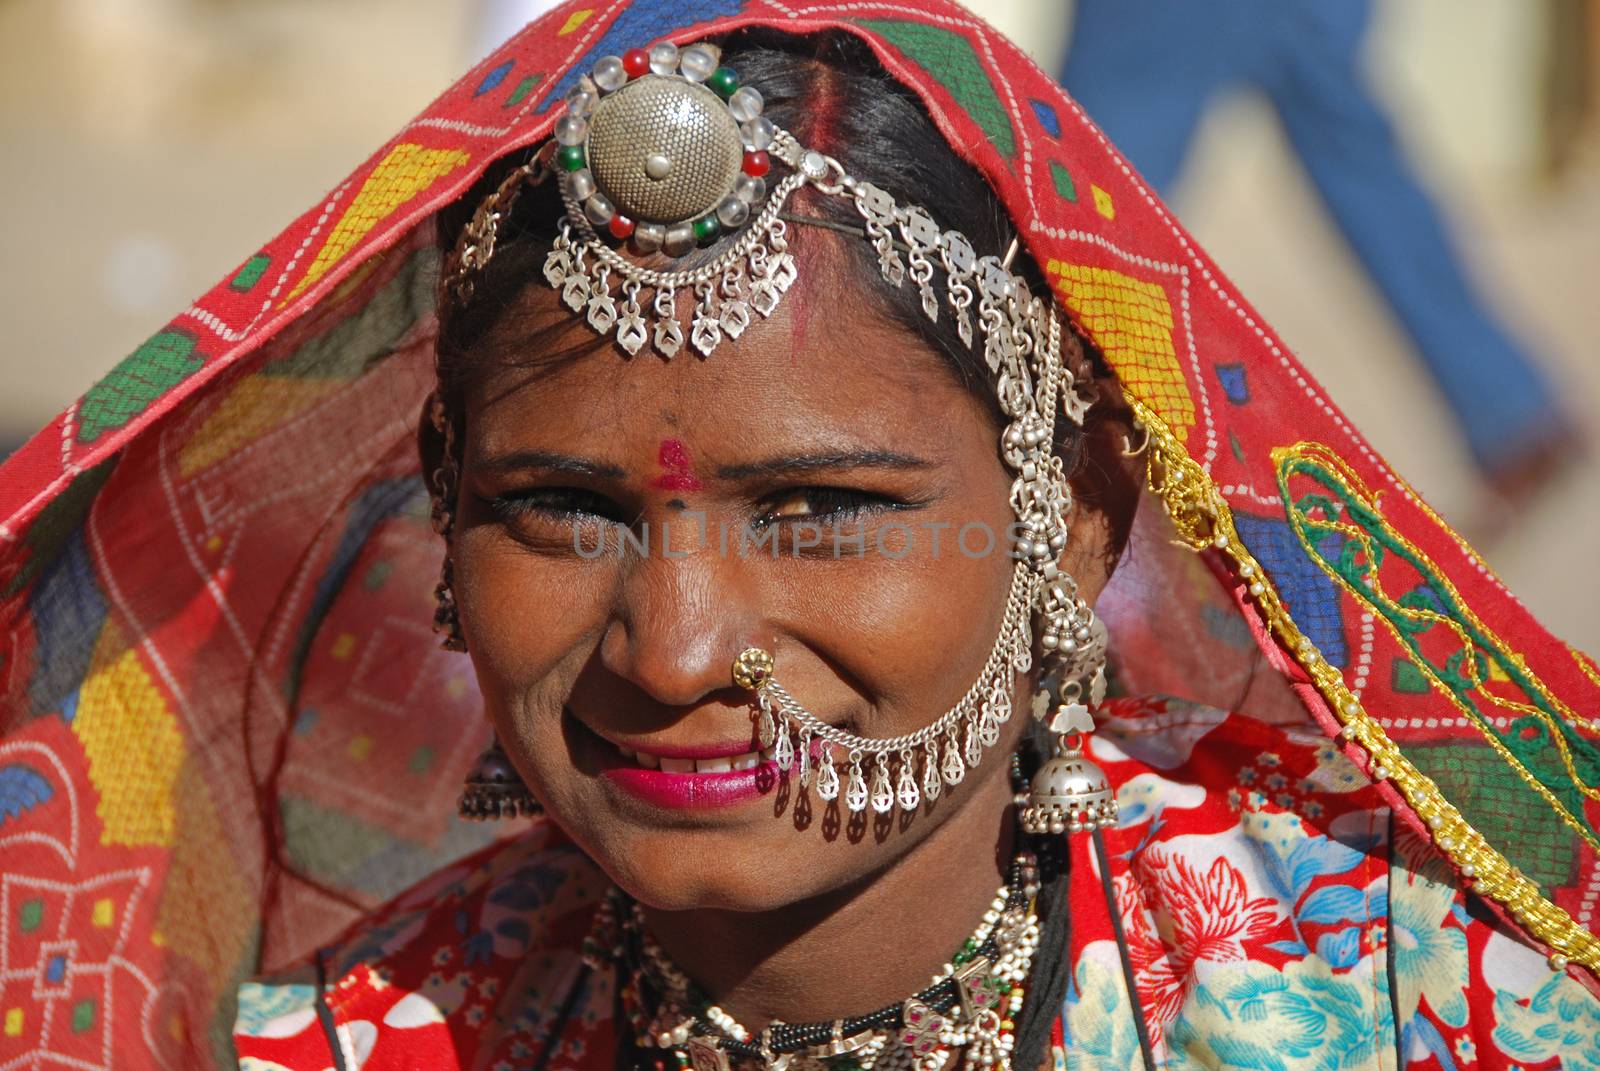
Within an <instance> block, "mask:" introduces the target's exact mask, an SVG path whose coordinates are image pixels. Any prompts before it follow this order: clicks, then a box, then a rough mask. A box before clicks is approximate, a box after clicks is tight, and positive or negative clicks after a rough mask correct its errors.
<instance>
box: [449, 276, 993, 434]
mask: <svg viewBox="0 0 1600 1071" xmlns="http://www.w3.org/2000/svg"><path fill="white" fill-rule="evenodd" d="M838 289H839V288H837V287H834V286H831V285H829V284H828V283H826V282H824V283H822V284H821V285H819V286H817V287H815V288H813V287H809V286H806V285H804V284H801V285H798V286H796V288H795V291H796V292H795V293H791V294H790V296H789V298H788V299H787V300H785V301H784V302H783V303H782V304H781V305H780V306H779V307H778V309H777V310H776V311H774V313H773V314H772V316H770V317H768V318H766V319H764V320H758V321H756V322H755V323H754V324H752V325H751V326H750V327H749V328H748V329H747V330H746V331H745V332H744V334H743V335H741V337H740V338H738V339H736V340H728V341H725V342H724V343H723V344H722V345H721V346H719V347H718V348H717V350H716V352H715V353H714V354H713V355H712V356H710V357H706V358H701V357H697V356H693V355H691V354H687V353H680V354H679V355H678V356H677V357H676V358H673V359H671V360H665V359H662V358H660V357H657V356H655V355H654V354H652V353H649V352H648V351H647V352H645V353H643V354H641V355H639V356H635V357H628V356H626V355H625V354H623V353H622V352H621V351H620V350H619V349H617V348H616V347H615V346H612V345H605V344H600V345H596V344H594V343H595V339H594V336H593V334H592V333H590V332H589V331H588V329H587V327H586V325H584V324H583V323H582V322H581V321H580V320H578V319H577V318H576V317H573V316H571V315H569V314H565V310H564V309H560V308H559V304H558V301H559V299H558V298H557V297H556V296H555V295H554V294H552V293H550V292H548V291H545V292H542V293H534V294H529V295H528V301H531V302H536V303H537V304H538V305H539V306H541V307H539V308H538V309H537V311H535V310H534V309H532V308H527V309H526V313H525V314H526V315H528V316H530V317H532V319H531V320H530V321H529V322H530V323H536V324H538V325H542V326H543V328H544V330H543V331H542V332H540V331H535V332H534V333H532V334H531V335H528V334H523V333H522V332H521V331H519V330H518V328H517V327H516V325H514V324H513V325H512V326H511V331H512V332H515V333H516V334H518V335H521V338H520V339H519V341H518V342H517V343H516V344H515V346H512V347H507V346H505V345H503V344H497V343H496V341H495V340H493V339H490V340H486V341H489V342H490V347H489V348H491V349H493V350H494V351H495V356H494V357H493V358H491V359H489V360H487V361H485V362H484V363H483V364H481V365H480V371H478V372H477V373H476V374H475V375H474V376H472V377H471V379H470V381H469V388H468V391H467V403H468V417H469V419H468V422H467V423H468V435H469V438H471V439H475V440H478V445H479V447H480V448H482V449H491V450H492V449H498V448H503V447H509V446H510V445H511V444H513V443H520V444H526V443H527V442H530V441H539V442H541V443H547V444H548V443H553V442H561V441H569V442H573V443H587V444H591V445H592V444H598V443H604V442H606V441H608V440H610V441H616V442H621V441H624V440H632V439H636V438H649V437H650V436H651V435H664V434H667V433H668V432H671V433H672V434H673V435H675V436H676V437H679V438H682V439H684V440H685V441H689V440H691V439H699V440H702V441H703V442H707V443H722V444H727V445H729V446H733V445H737V444H741V443H751V444H756V443H759V444H765V445H770V444H773V443H778V442H781V443H784V444H786V445H791V446H805V445H821V444H823V443H828V442H839V441H842V440H844V439H847V438H850V437H855V438H858V439H861V440H862V441H871V442H876V443H882V442H884V441H888V440H893V439H896V438H898V439H903V440H904V441H906V442H920V443H924V444H930V443H936V442H937V441H938V440H940V438H941V437H943V436H945V435H947V433H948V430H949V424H950V421H951V420H952V419H974V420H986V419H988V417H987V415H986V412H985V409H984V407H983V405H982V404H981V403H980V402H979V401H978V399H977V398H976V397H975V396H974V395H973V394H972V392H970V391H968V390H967V389H966V388H964V387H963V386H962V385H961V384H960V383H959V381H958V380H957V379H956V377H955V376H954V375H952V374H951V372H950V370H949V368H948V366H947V364H946V359H945V358H944V357H943V356H942V355H940V354H939V353H938V352H937V351H935V350H934V349H933V348H932V346H930V345H929V343H928V342H927V341H926V340H925V339H923V338H922V337H921V336H919V335H918V334H917V333H916V332H914V331H912V330H910V329H908V328H907V327H905V326H902V325H901V324H899V323H897V322H895V321H894V320H893V319H892V318H891V317H890V316H889V315H888V313H887V312H886V311H884V310H883V309H881V308H877V307H875V306H874V304H873V302H872V300H871V299H870V298H863V297H860V296H856V297H848V296H845V295H842V294H840V293H838V292H837V291H838ZM537 290H538V288H536V287H530V288H529V291H537ZM551 302H557V308H558V310H559V311H558V312H556V313H552V312H551V311H550V310H549V309H548V307H546V306H548V304H549V303H551ZM527 303H528V302H524V303H522V304H523V305H524V307H526V305H527ZM517 315H518V313H517V310H513V311H512V312H510V313H508V318H513V317H516V316H517ZM541 354H550V355H552V356H550V357H546V358H543V359H541ZM652 441H654V440H652ZM719 452H720V451H719Z"/></svg>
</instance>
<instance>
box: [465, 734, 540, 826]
mask: <svg viewBox="0 0 1600 1071" xmlns="http://www.w3.org/2000/svg"><path fill="white" fill-rule="evenodd" d="M456 810H457V811H458V812H460V814H461V817H463V818H471V819H474V820H477V821H483V820H486V819H494V818H517V817H519V816H520V817H522V818H531V817H533V816H534V815H539V814H543V813H544V808H543V807H541V806H540V805H539V801H538V800H536V799H534V798H533V793H532V792H529V791H528V785H527V783H526V782H525V781H523V780H522V775H521V774H519V773H517V768H516V767H515V766H513V765H511V760H510V759H509V758H507V757H506V753H505V749H503V748H502V747H501V746H500V738H499V737H498V736H497V737H495V738H494V739H493V740H492V741H491V742H490V744H489V748H488V750H487V751H485V752H484V753H483V754H482V755H480V756H478V761H477V764H476V765H474V766H473V767H472V772H471V773H469V774H467V780H466V784H465V786H464V787H463V788H462V789H461V798H460V799H459V800H457V801H456Z"/></svg>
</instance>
